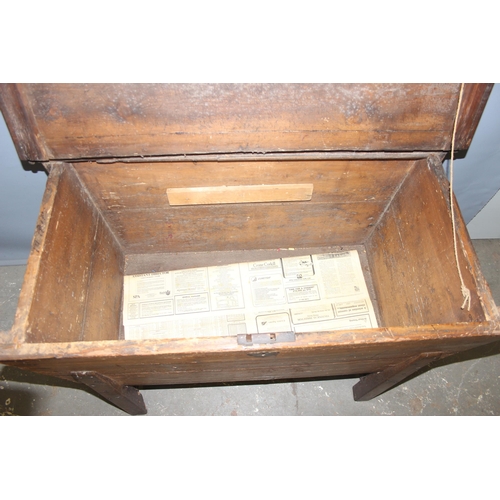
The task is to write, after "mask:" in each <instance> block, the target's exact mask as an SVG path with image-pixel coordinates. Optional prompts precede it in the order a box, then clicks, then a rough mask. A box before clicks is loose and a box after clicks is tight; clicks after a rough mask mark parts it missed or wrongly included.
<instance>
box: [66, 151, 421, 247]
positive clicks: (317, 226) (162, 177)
mask: <svg viewBox="0 0 500 500" xmlns="http://www.w3.org/2000/svg"><path fill="white" fill-rule="evenodd" d="M414 164H415V160H409V161H408V160H404V161H402V160H390V159H389V160H386V161H382V160H364V161H356V160H354V161H347V160H339V161H317V162H316V161H315V162H303V161H282V162H257V163H256V164H254V163H245V162H225V163H221V164H218V163H213V162H208V163H205V162H203V163H193V162H187V163H179V162H178V163H168V164H158V163H148V164H118V165H99V164H95V163H91V162H89V163H81V164H80V163H78V164H74V165H73V166H72V168H74V169H75V170H76V171H77V173H78V176H79V177H80V178H81V179H82V182H84V183H85V185H86V187H87V189H88V190H89V192H90V195H91V197H92V199H93V200H94V203H95V204H96V206H98V207H99V209H100V210H101V211H102V213H103V216H104V218H105V219H106V220H107V221H108V223H109V224H110V226H111V227H112V228H113V232H114V234H115V236H116V237H117V239H118V240H119V241H120V244H121V246H122V247H123V248H124V249H125V252H126V253H133V254H135V253H148V252H154V253H161V252H183V251H184V252H188V251H223V250H235V251H236V250H245V249H249V250H255V249H258V248H264V249H272V248H274V249H275V248H281V247H284V248H288V247H304V246H325V245H327V246H328V245H330V246H331V245H338V244H344V245H347V244H356V243H359V242H360V241H363V240H364V239H365V237H366V235H367V234H369V232H370V231H371V229H372V227H373V225H374V223H375V222H376V221H377V220H378V219H379V217H380V215H381V214H382V213H383V211H384V210H385V209H386V206H387V204H388V203H389V202H390V200H391V197H392V196H393V194H394V192H395V191H396V190H397V189H398V187H399V185H400V184H401V182H402V180H403V179H404V178H405V177H406V175H408V172H409V171H410V170H411V169H412V168H413V166H414ZM256 179H259V181H261V182H263V183H265V184H282V183H290V182H291V183H294V184H295V183H299V184H313V186H314V191H313V194H312V198H311V200H310V201H308V202H307V203H306V204H305V205H304V204H301V203H300V202H294V203H292V204H291V205H290V206H285V205H283V204H282V203H274V204H272V203H265V204H262V205H259V204H248V205H245V206H234V205H232V206H229V205H228V206H225V207H224V206H187V207H171V206H170V204H169V203H168V199H167V195H166V191H167V190H168V189H171V188H189V187H193V186H196V185H200V184H203V185H205V186H215V187H216V186H220V185H221V184H222V183H224V184H226V185H228V186H233V185H235V186H240V185H247V184H251V183H255V180H256ZM327 214H328V215H327Z"/></svg>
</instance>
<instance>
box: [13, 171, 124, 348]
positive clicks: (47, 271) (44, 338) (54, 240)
mask: <svg viewBox="0 0 500 500" xmlns="http://www.w3.org/2000/svg"><path fill="white" fill-rule="evenodd" d="M50 212H51V216H50V221H49V222H48V225H47V228H46V230H45V233H44V239H43V246H42V247H37V246H36V241H35V244H34V249H33V250H32V253H33V252H37V253H39V263H38V269H37V272H36V276H35V277H34V279H31V280H30V283H31V289H29V290H28V289H23V293H24V294H27V295H29V297H30V300H29V312H28V315H27V321H26V322H25V325H24V327H25V331H26V342H29V343H49V342H74V341H79V340H84V339H85V337H86V333H87V332H89V333H88V336H89V338H91V339H109V338H117V337H118V327H117V325H118V323H119V311H120V305H117V304H118V303H119V302H120V297H121V295H120V293H121V292H120V290H121V286H122V285H121V279H122V276H123V274H122V273H121V269H122V267H123V263H122V262H121V256H120V253H119V251H118V249H117V247H116V243H114V241H113V240H112V237H111V236H110V235H109V231H108V229H107V227H106V226H105V224H104V223H103V221H102V219H101V217H100V215H99V213H98V211H97V210H96V209H95V207H94V205H93V203H92V200H91V199H90V198H89V196H88V193H87V192H86V191H85V189H84V188H83V186H82V185H81V183H80V181H79V179H78V177H77V175H76V173H75V171H74V170H73V169H72V168H71V166H70V165H64V167H63V168H61V169H60V172H59V179H58V184H57V192H55V194H54V195H53V204H52V206H51V208H50ZM108 293H109V296H108ZM89 306H90V307H89ZM113 335H114V336H113Z"/></svg>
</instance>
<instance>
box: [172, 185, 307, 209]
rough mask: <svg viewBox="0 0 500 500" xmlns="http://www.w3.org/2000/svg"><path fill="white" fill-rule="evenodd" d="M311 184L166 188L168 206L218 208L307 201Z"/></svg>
mask: <svg viewBox="0 0 500 500" xmlns="http://www.w3.org/2000/svg"><path fill="white" fill-rule="evenodd" d="M313 188H314V186H313V184H261V185H246V186H210V187H208V186H203V187H188V188H169V189H167V196H168V202H169V204H170V205H173V206H179V205H220V204H224V203H264V202H273V201H274V202H276V201H309V200H310V199H311V197H312V193H313Z"/></svg>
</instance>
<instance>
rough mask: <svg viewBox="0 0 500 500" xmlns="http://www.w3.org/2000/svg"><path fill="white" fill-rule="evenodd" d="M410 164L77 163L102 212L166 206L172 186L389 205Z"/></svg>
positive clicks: (369, 161) (319, 162) (347, 162)
mask: <svg viewBox="0 0 500 500" xmlns="http://www.w3.org/2000/svg"><path fill="white" fill-rule="evenodd" d="M413 164H414V161H412V160H362V161H360V160H356V159H354V160H335V161H333V160H330V161H255V162H172V163H115V164H111V165H102V164H99V163H94V162H88V163H75V164H74V167H75V169H76V170H77V171H78V175H79V176H80V178H81V179H82V181H83V182H84V183H85V185H86V186H87V188H88V189H89V191H90V192H91V193H92V197H93V198H94V200H95V203H96V204H98V205H99V208H100V209H101V210H102V211H105V210H125V209H139V208H155V209H157V208H161V207H165V206H168V198H167V195H166V192H167V189H169V188H188V187H199V186H222V185H226V186H240V185H249V184H288V183H295V184H313V186H314V191H313V196H312V199H311V201H313V202H332V203H335V202H341V203H342V202H362V201H367V200H377V201H387V200H389V199H390V197H391V196H392V194H393V192H394V190H395V189H396V188H397V186H398V185H399V184H400V183H401V181H402V179H403V178H404V176H405V175H406V174H407V172H408V171H409V169H410V168H411V167H412V165H413Z"/></svg>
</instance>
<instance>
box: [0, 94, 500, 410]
mask: <svg viewBox="0 0 500 500" xmlns="http://www.w3.org/2000/svg"><path fill="white" fill-rule="evenodd" d="M491 87H492V85H490V84H466V85H465V87H464V94H463V102H462V106H461V111H460V114H459V118H458V128H457V139H456V149H457V150H460V151H466V150H467V148H468V147H469V145H470V142H471V140H472V136H473V133H474V131H475V128H476V126H477V123H478V121H479V118H480V116H481V113H482V111H483V109H484V106H485V103H486V100H487V98H488V95H489V93H490V91H491ZM459 91H460V85H458V84H412V85H409V84H408V85H406V84H396V85H391V84H370V85H369V84H363V85H361V84H352V85H347V84H341V85H340V84H339V85H334V84H321V85H319V84H318V85H285V84H265V85H264V84H262V85H260V84H259V85H258V84H251V85H240V84H238V85H215V84H214V85H212V84H206V85H205V84H204V85H187V84H178V85H160V84H152V85H132V84H120V85H118V84H110V85H101V84H98V85H83V84H81V85H76V84H72V85H64V84H52V85H51V84H22V85H21V84H20V85H14V84H6V85H2V86H1V91H0V105H1V109H2V112H3V114H4V116H5V119H6V121H7V124H8V126H9V130H10V132H11V134H12V137H13V140H14V142H15V144H16V147H17V151H18V153H19V157H20V158H21V160H23V161H29V162H40V164H41V165H43V167H44V168H45V169H46V170H47V171H48V172H49V178H48V182H47V188H46V192H45V195H44V198H43V202H42V206H41V209H40V215H39V219H38V223H37V226H36V232H35V235H34V238H33V244H32V250H31V254H30V257H29V261H28V265H27V271H26V275H25V280H24V284H23V288H22V291H21V296H20V299H19V305H18V310H17V314H16V319H15V324H14V326H13V328H12V330H11V331H8V332H2V333H1V334H0V362H2V363H5V364H9V365H13V366H17V367H19V368H23V369H27V370H31V371H34V372H38V373H42V374H47V375H51V376H56V377H59V378H62V379H67V380H78V381H80V382H82V383H83V384H86V385H87V386H89V387H92V388H93V389H94V390H95V391H96V392H98V393H100V394H101V395H102V396H104V397H105V398H107V399H108V400H109V401H110V402H112V403H113V404H115V405H117V406H118V407H120V408H122V409H123V410H124V411H126V412H129V413H132V414H139V413H145V412H146V408H145V406H144V403H143V400H142V396H141V395H140V393H139V391H138V390H137V387H138V386H139V387H140V386H148V385H175V384H211V383H220V382H238V381H241V382H243V381H264V380H289V379H304V378H310V377H330V376H336V375H353V376H361V377H362V378H361V380H360V382H359V383H357V384H356V385H355V386H354V397H355V399H357V400H367V399H370V398H373V397H375V396H378V395H379V394H381V393H382V392H384V391H386V390H387V389H389V388H391V387H392V386H394V385H395V384H397V383H399V382H401V381H402V380H404V379H405V378H406V377H408V376H410V375H411V374H412V373H414V372H415V371H416V370H418V369H420V368H422V367H424V366H426V365H428V364H429V363H430V362H431V361H433V360H436V359H439V358H443V357H445V356H449V355H451V354H454V353H457V352H460V351H464V350H467V349H471V348H474V347H476V346H479V345H482V344H487V343H490V342H493V341H495V340H497V339H498V335H499V334H500V323H499V313H498V310H497V308H496V306H495V304H494V301H493V299H492V296H491V293H490V290H489V288H488V285H487V283H486V282H485V280H484V278H483V276H482V274H481V270H480V268H479V265H478V260H477V257H476V254H475V252H474V249H473V247H472V245H471V242H470V239H469V236H468V234H467V230H466V226H465V224H464V221H463V219H462V217H461V215H460V211H459V209H458V207H456V209H455V216H456V233H457V242H458V245H457V248H458V258H459V262H460V268H461V272H462V275H463V279H464V282H465V285H466V286H467V287H468V288H469V289H470V292H471V306H470V310H467V308H466V307H465V308H464V309H462V308H461V306H462V302H463V297H462V293H461V284H460V278H459V275H458V271H457V265H456V262H455V255H454V244H453V231H452V221H451V217H450V206H449V192H448V191H449V189H448V188H449V184H448V181H447V179H446V177H445V175H444V173H443V168H442V161H443V159H444V158H445V155H446V154H447V153H448V152H449V151H450V149H451V136H452V130H453V124H454V119H455V116H456V112H457V103H458V97H459ZM221 186H225V187H226V188H224V189H221V188H220V187H221ZM283 186H285V187H283ZM290 186H295V188H293V189H292V191H289V190H288V187H290ZM297 186H299V188H297V189H298V191H297V190H296V187H297ZM304 186H307V187H310V188H311V193H312V194H311V193H309V192H306V193H304V191H303V188H304ZM186 188H202V190H201V191H202V192H203V195H206V194H207V193H208V197H209V198H208V199H207V198H203V199H198V200H197V201H196V202H195V203H194V204H187V205H186V204H180V205H177V204H175V203H174V202H173V200H172V199H170V200H169V196H168V195H167V190H173V189H177V190H180V193H181V194H182V193H183V194H184V195H185V194H186V193H188V194H191V193H192V191H193V190H191V189H187V191H186ZM169 192H170V193H171V192H172V191H169ZM269 192H271V195H268V193H269ZM234 193H236V195H235V194H234ZM225 196H229V198H226V199H224V197H225ZM221 197H222V198H221ZM221 201H223V203H222V202H221ZM278 249H280V251H279V252H280V253H279V256H288V255H300V254H309V253H322V252H327V251H330V250H338V249H357V250H358V252H359V254H360V257H361V262H362V266H363V270H364V273H365V278H366V280H367V283H368V287H369V290H370V293H371V298H372V301H373V304H374V307H375V309H376V314H377V317H378V321H379V327H378V328H369V329H359V330H352V331H349V330H342V331H318V332H312V333H297V334H296V335H295V336H294V340H293V341H287V342H280V341H278V340H277V337H276V336H275V337H273V336H272V335H270V336H269V338H265V339H264V340H262V338H260V339H258V338H257V337H255V339H254V341H253V342H252V341H251V342H249V343H248V345H241V344H239V343H238V342H237V341H236V338H235V336H231V335H228V336H213V337H210V336H205V337H200V338H195V337H192V338H189V337H188V338H179V339H156V340H153V339H148V340H142V341H137V340H124V339H123V328H122V326H121V325H122V318H121V315H122V300H123V278H124V276H125V275H129V274H137V273H147V272H153V271H166V270H175V269H183V268H192V267H198V266H211V265H219V264H228V263H236V262H247V261H256V260H263V259H269V258H275V257H276V256H277V252H278Z"/></svg>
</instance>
